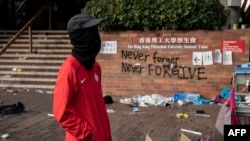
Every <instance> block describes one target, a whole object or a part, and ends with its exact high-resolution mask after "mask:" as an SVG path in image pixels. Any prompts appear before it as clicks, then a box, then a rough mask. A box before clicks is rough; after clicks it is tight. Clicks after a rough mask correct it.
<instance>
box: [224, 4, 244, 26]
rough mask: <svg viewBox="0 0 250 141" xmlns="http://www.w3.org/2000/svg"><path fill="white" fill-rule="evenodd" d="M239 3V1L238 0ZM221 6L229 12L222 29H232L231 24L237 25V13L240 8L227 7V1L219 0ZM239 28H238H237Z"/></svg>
mask: <svg viewBox="0 0 250 141" xmlns="http://www.w3.org/2000/svg"><path fill="white" fill-rule="evenodd" d="M240 1H241V0H240ZM220 2H221V4H223V5H224V6H225V8H227V9H228V10H230V15H229V16H228V18H227V22H226V24H225V25H224V26H223V28H229V27H230V28H232V27H233V24H237V25H238V24H239V13H240V6H227V2H228V0H220ZM238 28H240V27H238Z"/></svg>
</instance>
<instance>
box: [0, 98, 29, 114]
mask: <svg viewBox="0 0 250 141" xmlns="http://www.w3.org/2000/svg"><path fill="white" fill-rule="evenodd" d="M24 110H25V107H24V105H23V103H21V102H19V101H18V102H17V103H16V104H10V105H2V106H0V115H2V116H4V115H13V114H20V113H23V112H24Z"/></svg>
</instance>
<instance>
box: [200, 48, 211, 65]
mask: <svg viewBox="0 0 250 141" xmlns="http://www.w3.org/2000/svg"><path fill="white" fill-rule="evenodd" d="M202 57H203V58H202V61H203V65H213V53H212V51H207V52H203V56H202Z"/></svg>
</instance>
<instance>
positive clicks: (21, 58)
mask: <svg viewBox="0 0 250 141" xmlns="http://www.w3.org/2000/svg"><path fill="white" fill-rule="evenodd" d="M26 59H27V57H19V58H18V60H26Z"/></svg>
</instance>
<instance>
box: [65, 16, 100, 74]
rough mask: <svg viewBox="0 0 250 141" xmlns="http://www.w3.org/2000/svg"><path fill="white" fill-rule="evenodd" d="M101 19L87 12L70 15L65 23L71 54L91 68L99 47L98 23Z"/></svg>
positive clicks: (88, 68)
mask: <svg viewBox="0 0 250 141" xmlns="http://www.w3.org/2000/svg"><path fill="white" fill-rule="evenodd" d="M101 21H102V19H94V18H93V17H91V16H90V15H88V14H84V13H82V14H77V15H76V16H74V17H72V18H71V19H70V20H69V22H68V25H67V29H68V33H69V38H70V40H71V44H72V45H73V49H72V55H73V56H74V57H76V58H77V59H78V60H79V61H80V62H81V64H82V65H83V66H84V67H85V68H86V69H87V70H91V69H92V68H93V65H94V63H95V57H96V55H97V54H98V53H99V51H100V49H101V39H100V35H99V31H98V24H99V23H100V22H101Z"/></svg>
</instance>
